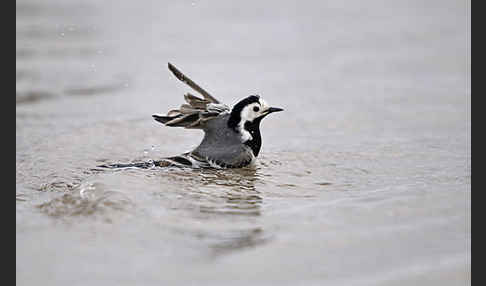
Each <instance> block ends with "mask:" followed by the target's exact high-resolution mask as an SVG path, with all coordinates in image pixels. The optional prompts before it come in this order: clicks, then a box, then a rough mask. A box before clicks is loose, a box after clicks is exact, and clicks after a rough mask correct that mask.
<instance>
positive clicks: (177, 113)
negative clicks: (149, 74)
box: [152, 63, 230, 129]
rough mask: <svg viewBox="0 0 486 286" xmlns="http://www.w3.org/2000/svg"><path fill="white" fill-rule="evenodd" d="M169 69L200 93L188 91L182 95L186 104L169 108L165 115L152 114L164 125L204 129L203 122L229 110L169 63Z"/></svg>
mask: <svg viewBox="0 0 486 286" xmlns="http://www.w3.org/2000/svg"><path fill="white" fill-rule="evenodd" d="M169 70H170V71H172V73H173V74H174V75H175V76H176V77H177V78H178V79H179V80H181V81H182V82H184V83H186V84H187V85H189V86H190V87H191V88H193V89H194V90H195V91H197V92H198V93H200V94H201V95H202V96H203V98H199V97H197V96H194V95H192V94H190V93H187V94H185V95H184V99H185V100H186V102H187V103H186V104H183V105H181V107H180V108H179V109H174V110H170V111H169V112H168V113H167V115H159V114H153V115H152V117H153V118H154V119H155V120H156V121H158V122H161V123H163V124H165V125H166V126H172V127H184V128H193V129H204V125H205V122H207V121H208V120H210V119H213V118H216V117H218V116H220V115H222V114H226V113H227V112H229V111H230V108H229V107H228V106H227V105H226V104H223V103H220V101H219V100H217V99H216V98H214V97H213V96H211V95H210V94H209V93H208V92H207V91H205V90H204V89H203V88H201V87H200V86H199V85H197V84H196V83H195V82H194V81H192V80H191V79H190V78H188V77H187V76H185V75H184V74H183V73H182V72H180V71H179V70H178V69H177V68H176V67H175V66H173V65H172V64H170V63H169Z"/></svg>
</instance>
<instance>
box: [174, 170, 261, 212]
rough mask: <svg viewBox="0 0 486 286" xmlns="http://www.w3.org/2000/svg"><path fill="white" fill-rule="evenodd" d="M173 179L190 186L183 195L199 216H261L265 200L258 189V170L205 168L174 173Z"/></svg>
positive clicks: (183, 191)
mask: <svg viewBox="0 0 486 286" xmlns="http://www.w3.org/2000/svg"><path fill="white" fill-rule="evenodd" d="M172 174H173V175H175V176H171V177H172V179H173V180H176V181H179V182H177V183H180V181H184V185H185V186H188V187H185V188H184V189H183V190H181V193H179V195H180V196H181V197H182V198H183V199H184V201H185V203H186V206H187V205H191V206H192V207H193V208H194V210H195V211H196V212H197V214H198V215H204V214H206V215H210V214H214V215H218V214H221V215H230V214H233V215H244V216H248V215H250V216H258V215H260V211H261V204H262V201H263V200H262V197H261V194H260V191H258V190H257V188H256V183H258V180H259V175H258V172H257V170H256V169H250V168H242V169H224V170H219V169H203V170H190V171H188V172H182V171H177V172H173V173H172Z"/></svg>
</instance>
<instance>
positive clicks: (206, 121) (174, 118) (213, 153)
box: [103, 62, 283, 169]
mask: <svg viewBox="0 0 486 286" xmlns="http://www.w3.org/2000/svg"><path fill="white" fill-rule="evenodd" d="M168 68H169V70H170V71H171V72H172V73H173V74H174V76H175V77H176V78H177V79H179V80H180V81H182V82H184V83H185V84H187V85H188V86H189V87H191V88H192V89H193V90H195V91H196V92H198V93H199V94H200V95H202V98H201V97H198V96H195V95H193V94H191V93H186V94H185V95H184V99H185V101H186V103H184V104H182V105H181V106H180V108H179V109H173V110H169V111H168V112H167V114H165V115H162V114H157V113H156V114H153V115H152V117H153V119H155V121H157V122H159V123H162V124H163V125H165V126H168V127H183V128H186V129H200V130H202V131H203V132H204V137H203V139H202V141H201V142H200V144H199V145H198V146H197V147H196V148H195V149H193V150H192V151H189V152H185V153H183V154H180V155H177V156H172V157H166V158H163V159H161V160H157V161H151V162H142V163H132V164H114V165H109V167H142V168H148V167H152V166H158V167H169V166H175V167H190V168H218V169H221V168H243V167H247V166H249V165H254V163H255V161H256V158H257V157H258V155H259V153H260V149H261V146H262V137H261V133H260V123H261V121H262V119H264V118H265V117H266V116H267V115H269V114H271V113H274V112H280V111H283V109H282V108H279V107H271V106H269V105H268V104H267V103H266V101H265V100H264V99H263V98H262V97H260V96H259V95H256V94H255V95H249V96H247V97H245V98H243V99H241V100H240V101H238V102H237V103H236V104H235V105H234V106H233V107H232V108H230V107H229V106H228V105H226V104H224V103H222V102H221V101H219V100H218V99H216V98H215V97H213V96H212V95H210V94H209V93H208V92H207V91H206V90H204V89H203V88H202V87H200V86H199V85H198V84H197V83H195V82H194V81H192V80H191V79H190V78H189V77H188V76H186V75H184V74H183V73H182V72H181V71H180V70H179V69H177V68H176V67H175V66H174V65H172V64H171V63H170V62H169V63H168ZM103 167H107V166H106V165H103Z"/></svg>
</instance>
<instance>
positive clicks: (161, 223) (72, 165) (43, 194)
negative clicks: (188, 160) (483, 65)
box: [16, 0, 471, 285]
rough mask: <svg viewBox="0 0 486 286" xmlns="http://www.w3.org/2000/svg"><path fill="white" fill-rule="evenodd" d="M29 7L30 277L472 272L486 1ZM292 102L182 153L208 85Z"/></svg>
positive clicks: (26, 279)
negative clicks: (476, 8)
mask: <svg viewBox="0 0 486 286" xmlns="http://www.w3.org/2000/svg"><path fill="white" fill-rule="evenodd" d="M132 2H133V1H121V2H120V1H106V2H99V1H82V2H81V1H58V0H46V1H26V0H22V1H17V11H16V14H17V18H16V22H17V24H16V29H17V41H16V49H17V53H16V59H17V65H16V79H17V80H16V87H17V88H16V91H17V92H16V102H17V107H16V140H17V147H16V181H17V184H16V185H17V188H16V198H17V199H16V220H17V229H16V230H17V233H16V236H17V244H16V252H17V260H16V269H17V273H16V277H17V284H18V285H31V284H34V283H36V284H39V283H40V284H46V285H66V284H69V285H161V284H162V285H166V284H168V285H188V284H189V285H248V284H255V285H276V284H277V285H278V284H279V285H323V284H325V285H464V284H470V243H471V237H470V234H471V229H470V200H471V196H470V195H471V187H470V186H471V185H470V184H471V148H470V139H471V134H470V126H471V121H470V94H471V92H470V25H469V22H470V11H469V10H470V2H469V1H466V2H464V1H427V2H424V3H423V2H422V1H412V2H411V1H393V2H386V1H365V2H360V1H344V2H342V1H327V2H318V1H315V2H307V3H305V4H304V3H301V2H297V1H295V2H292V1H286V2H280V1H278V2H277V1H275V2H273V1H266V2H264V3H260V2H257V1H250V2H248V1H246V2H245V3H231V4H230V3H227V2H224V1H216V2H215V1H211V2H209V1H166V2H163V1H162V2H159V1H144V2H133V3H132ZM168 61H170V62H172V63H173V64H175V65H176V66H177V67H178V68H180V69H181V70H182V71H183V72H185V73H186V74H187V75H189V76H190V77H191V78H192V79H194V80H195V81H196V82H198V83H199V84H200V85H202V86H203V87H204V88H205V89H207V90H208V91H209V92H210V93H212V94H213V95H214V96H215V97H217V98H218V99H220V100H221V101H223V102H225V103H227V104H229V105H232V104H234V103H235V102H237V101H238V100H239V99H241V98H243V97H245V96H247V95H249V94H254V93H258V94H260V95H261V96H262V97H264V98H265V100H266V101H268V102H269V103H270V104H271V105H273V106H279V107H282V108H284V109H285V111H284V112H281V113H278V114H272V115H271V116H269V117H268V118H266V119H265V120H264V121H263V123H262V136H263V147H262V151H261V155H260V157H259V160H258V161H257V164H256V166H255V167H254V168H248V169H239V170H238V169H237V170H189V169H174V168H153V169H135V168H131V169H121V170H100V169H97V168H96V166H97V165H100V164H103V163H115V162H138V161H148V160H151V159H158V158H160V157H164V156H171V155H177V154H180V153H182V152H185V151H188V150H190V149H191V148H193V147H195V146H196V145H197V144H198V143H199V141H200V140H201V139H202V133H201V132H200V131H198V130H184V129H178V128H168V127H163V126H162V125H160V124H159V123H157V122H155V121H154V120H153V119H152V118H151V114H153V113H165V112H166V111H168V110H169V109H172V108H174V107H177V106H179V105H180V104H181V103H182V102H183V94H184V93H185V92H187V91H189V89H188V87H187V86H185V85H184V84H182V83H181V82H179V81H178V80H177V79H176V78H175V77H173V76H172V74H170V73H169V71H168V70H167V62H168Z"/></svg>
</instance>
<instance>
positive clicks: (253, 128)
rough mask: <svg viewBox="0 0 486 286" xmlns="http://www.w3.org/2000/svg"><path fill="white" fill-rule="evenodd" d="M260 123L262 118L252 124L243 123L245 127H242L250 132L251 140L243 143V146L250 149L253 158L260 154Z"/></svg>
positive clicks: (256, 119) (248, 122)
mask: <svg viewBox="0 0 486 286" xmlns="http://www.w3.org/2000/svg"><path fill="white" fill-rule="evenodd" d="M260 121H262V117H259V118H255V120H253V122H250V121H247V122H245V125H244V127H243V128H244V129H245V130H246V131H248V132H250V135H251V139H250V140H247V141H246V142H244V144H245V145H247V146H249V147H250V148H251V151H253V155H255V157H257V156H258V153H260V148H261V147H262V135H261V134H260Z"/></svg>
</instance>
